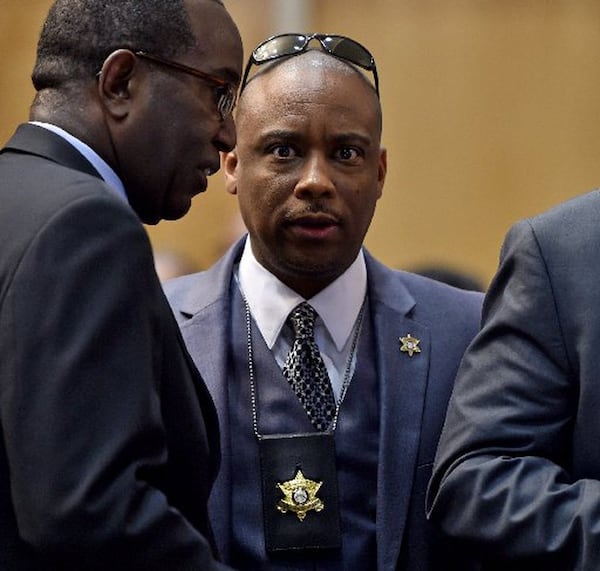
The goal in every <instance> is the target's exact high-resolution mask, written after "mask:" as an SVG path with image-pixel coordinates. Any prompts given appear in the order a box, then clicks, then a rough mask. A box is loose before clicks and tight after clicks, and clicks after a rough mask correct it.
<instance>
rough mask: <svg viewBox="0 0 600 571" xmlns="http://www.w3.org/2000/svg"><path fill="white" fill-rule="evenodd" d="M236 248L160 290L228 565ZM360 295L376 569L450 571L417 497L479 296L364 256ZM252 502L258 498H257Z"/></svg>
mask: <svg viewBox="0 0 600 571" xmlns="http://www.w3.org/2000/svg"><path fill="white" fill-rule="evenodd" d="M242 248H243V240H241V241H240V242H238V243H237V244H236V245H234V246H233V247H232V248H231V249H230V250H229V252H228V253H227V254H226V255H225V256H224V257H223V258H222V259H221V260H220V261H219V262H218V263H217V264H216V265H215V266H213V267H212V268H211V269H209V270H208V271H206V272H201V273H198V274H193V275H191V276H185V277H183V278H178V279H175V280H172V281H170V282H167V284H166V286H165V288H166V293H167V297H168V298H169V301H170V303H171V305H172V307H173V310H174V313H175V316H176V318H177V319H178V321H179V322H180V326H181V330H182V333H183V337H184V339H185V342H186V344H187V346H188V349H189V350H190V353H191V355H192V358H193V359H194V361H195V363H196V365H197V367H198V369H199V371H200V373H201V374H202V376H203V378H204V379H205V380H206V384H207V386H208V388H209V390H210V392H211V394H212V396H213V399H214V400H215V404H216V406H217V410H218V412H219V416H220V419H221V443H222V447H223V462H222V468H221V472H220V474H219V477H218V479H217V482H216V485H215V488H214V491H213V495H212V497H211V504H210V505H211V517H212V518H213V525H214V527H215V535H216V536H217V541H218V543H219V548H220V549H221V550H222V554H223V556H224V558H225V561H227V554H228V552H229V549H230V541H231V537H230V535H229V530H230V518H231V514H230V513H229V511H228V510H227V509H224V506H226V505H227V498H228V496H229V493H230V492H229V490H230V486H229V481H230V470H231V462H230V460H231V459H230V458H229V456H228V449H227V447H228V445H227V443H228V442H229V437H230V434H229V407H228V401H227V383H228V382H229V379H228V378H227V361H226V360H227V354H228V344H229V340H228V331H229V323H230V313H231V300H230V296H229V292H230V283H231V279H232V271H233V266H234V264H235V262H236V261H237V260H238V259H239V257H240V256H241V251H242ZM366 263H367V276H368V295H369V299H370V303H371V312H372V319H373V324H374V334H375V339H376V345H377V348H376V351H377V370H378V371H380V378H379V386H380V391H381V394H380V401H379V402H380V403H381V411H380V414H381V424H380V451H381V452H380V463H379V469H378V486H377V522H376V527H377V531H376V533H377V552H378V555H377V556H378V567H377V568H378V570H379V571H393V570H395V569H406V570H417V569H421V570H425V569H440V570H441V569H450V568H452V567H448V564H449V562H451V561H456V562H457V567H456V568H457V569H459V568H460V569H468V568H469V567H463V566H461V565H462V563H458V562H459V561H462V557H461V555H460V553H458V552H456V551H454V550H452V549H451V548H448V549H446V548H444V546H443V545H442V544H440V543H438V541H437V540H438V538H437V537H436V533H435V531H434V530H433V528H432V527H430V524H429V523H428V522H427V521H426V520H425V512H424V502H425V490H426V486H427V482H428V480H429V476H430V473H431V467H432V463H433V458H434V454H435V449H436V445H437V441H438V435H439V431H440V429H441V426H442V422H443V418H444V413H445V410H446V403H447V400H448V398H449V395H450V392H451V389H452V384H453V380H454V376H455V373H456V370H457V368H458V364H459V361H460V359H461V357H462V355H463V352H464V350H465V348H466V347H467V345H468V343H469V342H470V340H471V338H472V337H473V336H474V335H475V333H476V331H477V330H478V328H479V320H480V311H481V302H482V295H481V294H479V293H475V292H466V291H462V290H458V289H455V288H452V287H450V286H447V285H445V284H441V283H438V282H435V281H433V280H429V279H427V278H424V277H421V276H416V275H413V274H408V273H406V272H400V271H394V270H391V269H389V268H386V267H385V266H383V265H382V264H380V263H379V262H377V261H376V260H375V259H373V258H372V257H371V256H370V255H369V254H368V253H366ZM408 333H410V334H411V335H412V336H413V337H416V338H418V339H420V340H421V342H420V345H419V347H420V348H421V353H418V354H415V355H414V356H413V357H409V356H408V354H407V353H405V352H401V351H400V342H399V338H400V337H404V336H406V335H407V334H408ZM257 493H260V490H257Z"/></svg>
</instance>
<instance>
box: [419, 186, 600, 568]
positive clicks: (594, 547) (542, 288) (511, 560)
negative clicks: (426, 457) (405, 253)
mask: <svg viewBox="0 0 600 571" xmlns="http://www.w3.org/2000/svg"><path fill="white" fill-rule="evenodd" d="M599 262H600V192H598V191H594V192H592V193H589V194H586V195H584V196H581V197H578V198H575V199H573V200H570V201H568V202H566V203H563V204H561V205H559V206H557V207H555V208H553V209H552V210H550V211H548V212H546V213H544V214H542V215H540V216H536V217H534V218H532V219H529V220H524V221H521V222H519V223H517V224H516V225H515V226H513V228H512V229H511V230H510V232H509V233H508V235H507V238H506V240H505V243H504V247H503V251H502V260H501V263H500V267H499V269H498V272H497V274H496V277H495V278H494V281H493V283H492V285H491V287H490V290H489V294H488V297H487V298H486V302H485V306H484V319H483V321H484V324H483V327H482V330H481V333H480V335H479V336H478V337H477V338H476V340H475V342H474V343H473V345H472V348H471V349H470V350H469V351H468V352H467V355H466V357H465V360H464V363H463V365H462V367H461V370H460V372H459V375H458V377H457V381H456V388H455V394H454V395H453V397H452V401H451V404H450V406H449V409H448V418H447V421H446V425H445V428H444V432H443V436H442V438H441V440H440V447H439V453H438V457H437V460H436V469H435V474H434V478H433V480H432V484H431V489H430V492H429V495H428V504H429V510H430V513H431V517H432V518H433V519H435V521H436V522H438V523H439V524H440V525H441V526H443V528H444V530H446V531H447V532H448V533H450V534H452V535H455V536H457V537H459V538H462V539H463V540H465V541H467V542H468V543H469V548H470V549H474V548H476V549H478V551H479V552H480V553H481V555H482V557H484V559H485V560H486V565H487V566H489V567H490V568H496V567H497V568H499V569H527V570H528V571H529V570H537V569H540V570H541V569H544V570H547V569H552V570H560V571H562V570H569V571H575V570H578V571H592V570H596V569H600V377H599V375H600V319H599V317H598V312H599V311H600V264H599Z"/></svg>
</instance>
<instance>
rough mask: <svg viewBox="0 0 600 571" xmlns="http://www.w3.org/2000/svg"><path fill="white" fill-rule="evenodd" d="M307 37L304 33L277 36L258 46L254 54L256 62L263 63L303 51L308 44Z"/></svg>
mask: <svg viewBox="0 0 600 571" xmlns="http://www.w3.org/2000/svg"><path fill="white" fill-rule="evenodd" d="M306 42H307V38H306V36H303V35H294V34H286V35H284V36H276V37H274V38H271V39H270V40H267V41H266V42H264V43H263V44H261V45H260V46H258V47H257V48H256V49H255V50H254V51H253V52H252V56H253V58H254V61H255V62H256V63H263V62H265V61H269V60H272V59H276V58H279V57H283V56H291V55H293V54H295V53H298V52H301V51H302V50H303V49H304V48H305V46H306Z"/></svg>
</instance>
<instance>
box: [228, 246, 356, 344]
mask: <svg viewBox="0 0 600 571" xmlns="http://www.w3.org/2000/svg"><path fill="white" fill-rule="evenodd" d="M238 277H239V283H240V288H241V290H242V293H243V295H244V297H245V298H246V301H247V302H248V306H249V307H250V312H251V313H252V317H253V318H254V320H255V322H256V324H257V326H258V329H259V330H260V332H261V335H262V336H263V338H264V340H265V342H266V344H267V346H268V347H269V349H271V348H272V347H273V345H274V343H275V341H276V340H277V338H278V336H279V334H280V332H281V329H282V327H283V325H284V324H285V321H286V319H287V317H288V315H289V313H290V311H291V310H292V309H293V308H294V307H296V305H298V304H299V303H301V302H303V301H308V302H309V303H310V305H312V306H313V307H314V308H315V310H316V311H317V313H318V314H319V316H320V317H321V319H322V320H323V323H324V324H325V327H326V328H327V330H328V331H329V334H330V335H331V337H332V339H333V341H334V343H335V345H336V347H337V349H338V350H339V351H341V350H342V348H343V347H344V345H345V343H346V341H347V340H348V338H349V336H350V334H351V332H352V329H353V327H354V323H355V322H356V318H357V317H358V313H359V312H360V308H361V306H362V304H363V301H364V298H365V293H366V291H367V268H366V264H365V259H364V254H363V252H362V250H361V251H360V252H359V254H358V256H357V257H356V259H355V260H354V262H353V263H352V264H351V265H350V267H349V268H348V269H347V270H346V271H345V272H344V273H343V274H342V275H341V276H340V277H338V278H337V279H336V280H335V281H333V282H332V283H331V284H329V285H328V286H327V287H326V288H325V289H324V290H322V291H320V292H319V293H318V294H317V295H315V296H314V297H313V298H311V299H309V300H305V299H304V298H303V297H302V296H300V295H299V294H297V293H296V292H295V291H294V290H292V289H290V288H289V287H288V286H286V285H285V284H284V283H283V282H281V281H280V280H279V279H278V278H276V277H275V276H274V275H273V274H272V273H271V272H269V271H268V270H267V269H266V268H265V267H264V266H262V265H261V264H260V263H259V262H258V261H257V259H256V258H255V256H254V253H253V252H252V247H251V244H250V237H248V238H247V239H246V244H245V246H244V251H243V253H242V258H241V260H240V265H239V273H238Z"/></svg>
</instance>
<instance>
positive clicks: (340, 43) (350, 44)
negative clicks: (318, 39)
mask: <svg viewBox="0 0 600 571" xmlns="http://www.w3.org/2000/svg"><path fill="white" fill-rule="evenodd" d="M322 42H323V44H324V45H325V46H326V48H327V50H328V51H329V53H330V54H333V55H334V56H337V57H339V58H342V59H345V60H348V61H350V62H352V63H354V64H356V65H359V66H360V67H362V68H364V69H368V70H370V69H372V68H373V58H372V56H371V54H370V53H369V52H368V51H367V50H366V49H365V48H364V47H363V46H361V45H360V44H359V43H357V42H355V41H354V40H351V39H350V38H344V37H341V36H325V37H324V38H323V39H322Z"/></svg>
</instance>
